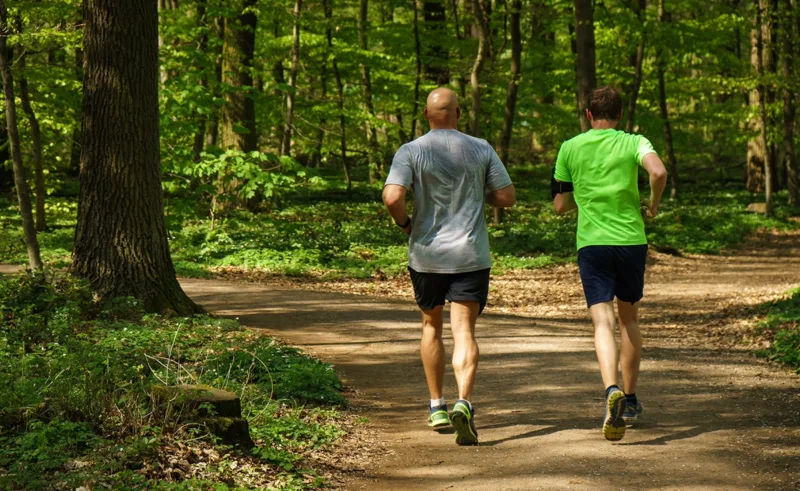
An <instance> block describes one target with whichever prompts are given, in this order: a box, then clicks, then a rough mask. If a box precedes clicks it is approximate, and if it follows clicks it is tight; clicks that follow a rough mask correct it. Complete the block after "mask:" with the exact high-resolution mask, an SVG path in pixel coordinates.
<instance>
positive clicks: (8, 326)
mask: <svg viewBox="0 0 800 491" xmlns="http://www.w3.org/2000/svg"><path fill="white" fill-rule="evenodd" d="M50 277H51V279H49V280H47V279H45V278H44V277H43V276H41V275H37V276H34V275H30V274H23V275H19V276H16V277H12V278H9V279H5V280H2V281H0V400H2V401H3V406H2V409H0V487H3V488H6V487H12V488H20V487H24V488H44V487H49V486H50V485H51V484H52V483H54V482H60V481H61V480H63V479H66V482H70V483H72V484H74V486H72V487H78V486H80V485H81V483H82V482H95V481H97V480H99V482H105V483H112V484H113V485H114V486H132V487H139V488H150V487H151V486H154V485H158V483H159V479H160V478H159V477H158V472H157V471H155V470H153V461H154V458H155V457H154V455H155V453H154V449H155V447H157V446H159V445H161V446H163V445H165V444H169V442H174V441H180V440H182V439H184V440H185V439H189V440H196V439H198V438H200V439H201V440H205V441H209V437H208V436H207V435H203V434H202V433H201V434H197V433H196V430H190V431H188V432H187V430H188V429H187V428H186V427H184V426H183V425H181V424H179V422H178V421H172V420H164V419H162V418H161V417H160V416H159V415H158V414H159V412H157V411H155V412H154V411H151V410H150V408H151V407H152V404H153V402H152V394H151V391H152V387H154V386H159V385H173V384H178V383H194V384H208V385H212V386H215V387H218V388H222V389H226V390H229V391H232V392H235V393H237V394H239V395H240V397H241V399H242V409H243V415H244V416H245V417H246V418H247V419H248V420H249V422H250V424H251V429H252V436H253V437H254V439H255V440H256V442H257V443H258V444H259V445H260V446H259V447H258V450H257V451H256V453H255V456H256V457H255V458H258V459H263V460H264V461H265V462H267V463H269V464H271V465H273V466H274V468H275V472H276V473H278V474H280V473H287V476H288V477H287V482H288V483H290V484H291V483H294V484H292V485H291V486H289V487H292V486H295V484H297V483H301V484H302V483H304V482H306V481H307V479H306V477H307V475H308V473H309V472H311V473H312V475H313V471H311V470H309V469H307V468H306V465H307V464H306V461H305V459H304V455H305V453H306V452H308V451H311V450H314V449H320V448H323V447H324V446H327V445H330V444H331V443H333V442H334V441H335V440H336V439H337V438H339V437H340V436H341V435H342V431H341V430H340V429H339V427H338V426H337V419H338V418H339V416H338V413H337V411H336V410H335V409H334V408H335V407H337V406H342V405H344V404H346V401H345V399H344V398H343V396H342V394H341V382H340V381H339V379H338V377H337V376H336V374H335V373H334V372H333V369H332V367H331V366H330V365H328V364H325V363H322V362H321V361H319V360H316V359H313V358H310V357H308V356H307V355H304V354H303V353H302V352H300V351H299V350H297V349H295V348H291V347H287V346H284V345H280V344H278V343H276V342H275V341H273V340H272V339H270V338H267V337H266V336H262V335H260V334H258V333H255V332H252V331H248V330H244V329H242V328H241V327H240V326H239V325H238V322H236V321H233V320H227V319H212V318H209V317H206V316H198V317H193V318H163V317H160V316H154V315H144V314H143V312H142V310H141V307H140V305H139V304H138V302H136V301H135V300H133V299H126V298H118V299H114V300H111V301H109V302H107V303H105V304H103V305H98V304H96V302H95V300H94V299H93V297H92V295H91V293H90V290H89V288H88V287H87V285H85V284H84V283H82V282H79V281H76V280H73V279H70V278H68V277H62V276H59V275H53V274H51V275H50ZM296 404H306V405H309V406H308V407H303V406H300V407H298V406H296ZM320 405H323V406H326V407H327V408H325V407H320ZM75 462H82V463H80V464H75ZM65 469H66V471H67V472H66V474H65V473H64V470H65ZM142 469H149V470H147V471H145V470H142ZM140 471H141V472H140ZM65 476H66V477H65ZM292 476H295V477H292ZM92 480H95V481H92Z"/></svg>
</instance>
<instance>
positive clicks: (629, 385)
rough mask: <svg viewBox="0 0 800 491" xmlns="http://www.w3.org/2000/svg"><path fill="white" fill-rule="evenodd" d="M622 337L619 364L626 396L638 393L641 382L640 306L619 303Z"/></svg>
mask: <svg viewBox="0 0 800 491" xmlns="http://www.w3.org/2000/svg"><path fill="white" fill-rule="evenodd" d="M617 308H618V310H619V331H620V337H621V343H620V350H619V362H620V368H621V369H622V387H623V390H625V393H626V394H635V393H636V382H637V381H638V380H639V363H640V362H641V359H642V334H641V333H640V332H639V306H638V304H630V303H627V302H617Z"/></svg>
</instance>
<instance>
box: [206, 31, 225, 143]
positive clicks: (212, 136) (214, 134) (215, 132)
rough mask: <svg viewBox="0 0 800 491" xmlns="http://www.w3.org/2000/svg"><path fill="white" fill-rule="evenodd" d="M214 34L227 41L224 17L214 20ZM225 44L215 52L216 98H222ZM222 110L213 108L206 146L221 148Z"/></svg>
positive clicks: (220, 45) (219, 44) (207, 127)
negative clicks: (223, 51) (220, 122)
mask: <svg viewBox="0 0 800 491" xmlns="http://www.w3.org/2000/svg"><path fill="white" fill-rule="evenodd" d="M214 32H215V34H216V36H217V39H218V40H220V41H221V40H223V39H225V19H223V18H222V17H216V18H214ZM223 44H224V42H223V43H218V46H217V48H216V49H215V50H214V57H215V60H214V77H215V81H216V82H217V83H216V84H214V87H215V89H214V98H218V97H220V95H221V94H220V92H219V90H220V89H219V87H220V82H221V81H222V48H223V46H222V45H223ZM220 112H221V111H220V110H219V109H218V108H217V107H214V108H212V110H211V115H210V116H209V118H208V124H207V125H206V146H209V147H218V146H219V119H220Z"/></svg>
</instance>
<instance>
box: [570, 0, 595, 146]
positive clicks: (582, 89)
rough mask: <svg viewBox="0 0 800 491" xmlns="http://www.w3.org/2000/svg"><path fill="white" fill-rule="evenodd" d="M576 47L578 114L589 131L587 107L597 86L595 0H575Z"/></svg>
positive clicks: (585, 129) (583, 129) (584, 129)
mask: <svg viewBox="0 0 800 491" xmlns="http://www.w3.org/2000/svg"><path fill="white" fill-rule="evenodd" d="M575 49H576V57H575V59H576V69H575V75H576V77H577V80H578V93H577V98H578V116H579V117H580V122H581V131H587V130H588V129H589V128H591V124H590V123H589V119H588V118H587V117H586V107H587V103H588V100H589V94H590V93H591V92H592V90H594V89H595V88H596V87H597V72H596V70H597V68H596V62H595V42H594V2H593V0H575Z"/></svg>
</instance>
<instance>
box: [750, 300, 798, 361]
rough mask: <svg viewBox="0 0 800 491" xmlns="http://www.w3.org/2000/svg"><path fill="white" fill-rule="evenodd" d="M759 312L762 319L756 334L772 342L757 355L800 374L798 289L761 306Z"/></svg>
mask: <svg viewBox="0 0 800 491" xmlns="http://www.w3.org/2000/svg"><path fill="white" fill-rule="evenodd" d="M761 310H762V314H763V316H764V317H763V320H762V321H761V322H760V323H759V325H758V328H757V332H758V334H760V335H761V336H763V337H766V338H767V339H771V341H772V342H771V344H770V347H769V348H767V349H764V350H761V351H759V352H758V353H757V354H758V355H759V356H762V357H765V358H768V359H770V360H772V361H776V362H779V363H784V364H786V365H788V366H790V367H792V368H794V369H795V370H797V373H799V374H800V288H797V289H794V290H791V291H790V292H788V293H787V294H786V296H785V298H783V299H781V300H777V301H774V302H770V303H768V304H766V305H764V306H762V307H761Z"/></svg>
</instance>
